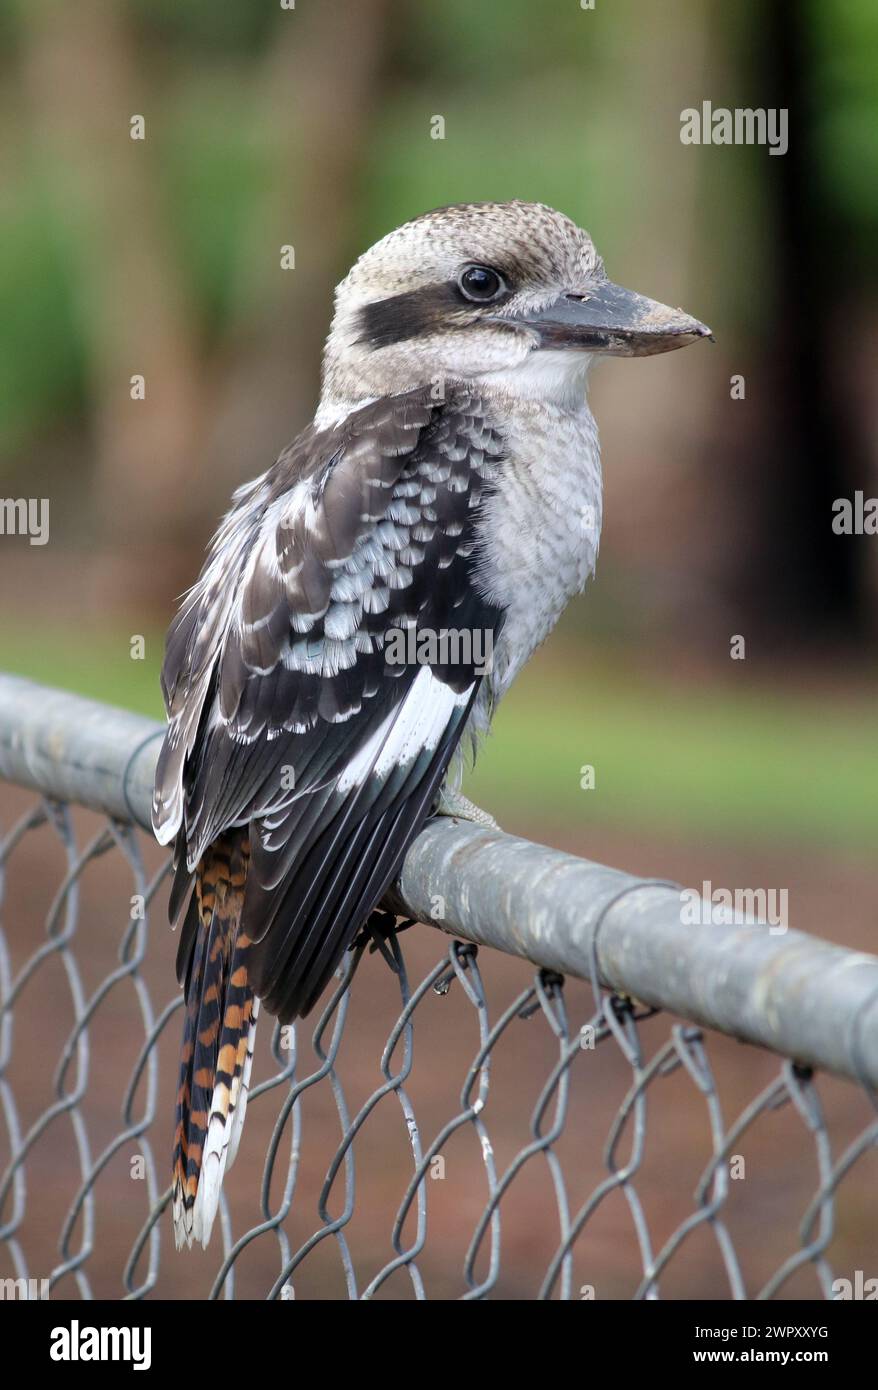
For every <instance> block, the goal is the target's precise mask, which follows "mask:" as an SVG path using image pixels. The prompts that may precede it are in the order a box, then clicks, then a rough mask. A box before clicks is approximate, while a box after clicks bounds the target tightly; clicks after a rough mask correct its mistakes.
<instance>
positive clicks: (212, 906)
mask: <svg viewBox="0 0 878 1390" xmlns="http://www.w3.org/2000/svg"><path fill="white" fill-rule="evenodd" d="M249 861H250V841H249V839H248V838H247V836H246V834H245V833H244V832H243V831H238V832H235V831H231V832H229V833H228V834H226V835H223V836H221V837H220V838H219V839H218V840H216V841H215V842H214V844H212V845H211V847H210V849H208V850H207V852H206V853H205V855H204V857H203V858H202V860H201V862H200V863H199V865H198V868H197V870H196V873H195V892H194V893H193V895H192V902H191V903H190V906H189V912H190V913H191V914H197V922H196V923H195V924H194V926H195V930H194V941H193V943H192V957H191V961H190V963H189V969H188V973H187V978H186V1022H185V1025H184V1029H183V1047H182V1051H181V1054H180V1085H179V1089H178V1091H177V1114H176V1129H175V1132H174V1167H173V1211H174V1235H175V1238H176V1242H177V1249H178V1250H179V1249H180V1247H181V1246H182V1245H183V1244H186V1245H191V1244H192V1241H193V1238H194V1239H195V1240H199V1241H201V1243H202V1245H205V1246H206V1245H207V1242H208V1241H209V1239H210V1233H211V1230H212V1228H213V1223H214V1218H215V1217H216V1213H217V1207H218V1206H219V1197H220V1189H221V1187H222V1181H223V1174H224V1173H225V1170H226V1167H227V1166H228V1165H230V1164H231V1163H232V1162H233V1161H234V1158H235V1153H236V1152H237V1148H238V1142H239V1140H240V1137H241V1130H242V1127H243V1124H244V1111H245V1109H246V1106H247V1089H248V1086H249V1084H250V1068H251V1065H252V1062H253V1043H254V1039H255V1035H256V1019H257V1014H258V1011H259V1000H258V999H257V998H256V997H255V996H254V994H253V990H252V988H251V986H250V983H249V977H248V970H247V953H248V951H249V950H250V945H251V943H250V940H249V938H248V937H247V936H245V935H244V934H243V933H242V932H241V930H240V923H241V909H242V907H243V903H244V885H245V883H246V880H247V866H248V864H249ZM184 931H185V928H184Z"/></svg>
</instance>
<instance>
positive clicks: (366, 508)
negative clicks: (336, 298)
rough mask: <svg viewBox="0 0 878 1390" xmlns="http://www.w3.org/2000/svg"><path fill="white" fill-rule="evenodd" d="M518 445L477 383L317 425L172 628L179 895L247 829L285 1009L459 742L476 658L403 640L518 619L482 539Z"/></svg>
mask: <svg viewBox="0 0 878 1390" xmlns="http://www.w3.org/2000/svg"><path fill="white" fill-rule="evenodd" d="M502 454H503V450H502V442H501V441H500V439H499V437H498V436H497V434H496V432H495V431H494V430H493V429H492V427H491V426H490V424H489V422H488V420H487V418H486V416H485V413H484V411H483V410H482V409H481V407H480V405H479V402H478V400H477V398H475V397H474V396H472V395H471V394H470V393H468V392H464V391H463V390H462V389H459V390H458V391H456V392H455V393H453V394H451V395H449V397H448V399H447V400H446V401H445V402H444V403H442V404H437V403H435V402H433V401H432V400H431V399H430V395H429V392H426V391H416V392H411V393H408V394H407V395H404V396H399V397H394V398H391V399H387V400H381V401H377V402H375V403H374V404H373V405H370V406H367V407H365V408H364V409H363V410H360V411H357V412H355V413H354V414H353V415H352V416H350V417H348V419H347V420H346V421H345V422H344V424H342V425H341V426H339V427H337V428H336V429H334V430H330V431H323V432H317V431H315V430H314V429H313V428H312V429H310V430H308V431H306V432H305V433H304V434H303V435H302V436H300V437H299V439H298V440H297V441H296V442H295V443H294V444H293V445H292V446H291V447H290V449H288V450H286V451H285V452H284V454H282V455H281V457H280V458H279V460H278V462H277V463H276V464H275V465H274V468H273V469H270V470H269V472H268V473H267V474H265V475H264V477H263V478H262V479H259V480H257V481H256V482H255V483H253V484H250V485H248V486H247V487H246V488H244V489H242V490H241V491H240V492H239V494H237V505H236V506H235V507H234V508H233V510H232V512H231V513H230V514H229V516H228V517H227V518H226V520H225V522H224V523H223V525H222V527H221V528H220V531H219V533H218V536H217V539H216V541H215V544H214V546H213V548H212V551H211V555H210V557H209V559H208V563H207V565H206V567H205V570H204V572H203V573H202V576H201V578H200V579H199V581H198V583H197V584H196V585H195V587H194V589H193V590H192V591H191V593H190V594H189V595H188V596H187V598H186V600H185V602H184V604H183V607H182V609H181V611H180V614H179V615H178V617H177V619H176V620H175V623H174V625H173V626H172V628H171V631H170V633H169V637H168V645H167V651H166V657H165V666H164V670H163V677H162V680H163V690H164V693H165V699H166V704H167V708H168V714H169V721H170V722H169V728H168V734H167V737H166V740H165V744H164V747H163V749H162V754H161V756H160V759H159V764H158V768H157V774H156V794H155V802H154V813H153V818H154V826H155V830H156V834H157V835H158V837H159V839H160V840H161V841H162V842H163V843H167V842H169V841H170V840H171V839H175V840H176V855H177V873H176V878H175V885H174V892H173V899H174V907H175V911H179V909H180V908H181V906H182V902H183V898H184V896H185V890H186V886H187V884H188V882H189V881H191V874H192V871H193V870H194V868H195V866H196V865H197V863H198V861H199V859H200V858H201V856H202V855H203V854H204V852H205V850H206V849H207V848H209V846H210V845H211V844H212V843H213V842H214V841H215V840H216V839H217V837H218V836H219V835H221V834H222V833H223V832H224V831H226V830H228V829H230V828H231V827H237V826H248V827H249V829H250V841H251V847H252V853H251V859H250V865H249V869H248V876H247V883H246V888H245V897H244V906H243V911H242V930H244V931H246V933H247V936H248V937H249V939H250V941H252V942H253V943H255V944H254V946H253V950H252V978H253V981H254V985H255V988H256V993H257V995H259V996H260V997H262V998H264V1000H265V1002H266V1005H267V1007H268V1008H269V1010H270V1011H272V1012H277V1013H278V1014H279V1015H280V1016H281V1017H282V1018H289V1017H294V1016H296V1015H297V1014H298V1013H301V1012H303V1011H306V1010H307V1009H308V1008H310V1007H311V1006H312V1004H313V1002H314V1000H315V999H316V997H317V995H318V994H319V992H320V990H321V989H322V988H323V986H324V984H325V983H326V981H327V979H328V978H329V976H330V975H331V974H332V971H333V970H334V969H335V968H336V966H337V964H338V960H339V959H340V956H341V954H342V953H343V951H344V949H345V948H346V946H347V945H348V944H349V941H350V939H351V937H352V935H353V934H355V932H356V930H357V929H358V927H359V926H360V925H361V924H362V921H363V920H365V918H366V917H367V916H368V915H369V913H370V912H371V910H372V908H373V907H374V906H375V904H376V903H377V901H378V900H379V898H380V896H381V894H382V893H383V892H384V891H385V889H386V887H387V885H388V883H389V882H390V879H391V878H392V876H393V874H394V873H395V872H396V871H397V870H398V868H399V866H400V864H401V861H402V858H403V856H404V854H405V851H406V850H407V848H408V845H409V843H410V842H411V840H412V838H413V837H414V835H415V834H416V833H417V831H418V829H419V828H420V826H421V824H422V823H423V820H424V819H425V818H426V816H427V815H428V814H429V812H430V809H431V806H432V805H433V802H434V800H435V796H436V793H437V790H438V787H439V784H440V783H441V780H442V777H443V776H444V775H445V771H446V769H447V766H448V761H449V759H450V757H451V756H452V754H453V752H454V749H455V747H456V745H457V743H458V741H459V739H460V736H461V733H462V731H463V727H464V724H465V722H466V718H467V715H468V712H469V709H470V708H471V705H472V702H473V700H474V698H475V696H476V693H477V691H478V686H479V682H480V680H481V678H482V677H481V673H480V672H479V671H477V670H476V669H475V668H474V666H473V664H472V661H468V662H455V663H451V662H449V661H446V662H445V664H444V665H443V664H442V663H441V662H439V661H435V662H434V663H433V665H432V666H431V667H430V666H427V667H425V666H419V665H417V664H415V665H399V666H396V665H392V664H391V663H389V662H388V660H387V654H386V641H387V637H388V634H390V633H391V632H393V631H394V630H396V629H398V628H406V629H411V630H413V631H414V632H415V634H417V633H418V632H421V631H427V630H430V631H432V632H439V631H441V630H443V629H447V628H449V627H450V626H454V627H455V628H458V629H461V630H465V629H467V628H469V629H475V628H480V629H482V630H483V631H489V632H490V633H491V634H492V635H493V634H496V632H497V631H498V630H499V627H500V625H501V623H502V617H503V615H502V613H501V612H500V611H499V610H498V609H497V608H496V607H494V606H493V605H492V604H491V603H490V602H488V600H487V599H486V598H485V597H484V596H483V595H482V593H481V592H480V591H479V587H478V584H477V578H476V575H477V559H478V557H477V555H476V554H475V553H474V549H475V545H476V539H477V526H476V521H477V518H478V515H479V508H480V505H481V502H482V500H483V498H484V497H485V495H486V493H487V492H488V490H489V489H490V488H491V487H492V485H493V481H494V479H495V477H496V473H497V469H498V467H499V466H500V464H501V461H502ZM187 920H188V919H187ZM182 947H183V943H182V942H181V951H182ZM190 950H191V946H190ZM181 966H182V968H183V970H184V971H185V968H186V967H185V963H183V962H181Z"/></svg>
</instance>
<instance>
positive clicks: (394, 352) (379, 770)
mask: <svg viewBox="0 0 878 1390" xmlns="http://www.w3.org/2000/svg"><path fill="white" fill-rule="evenodd" d="M708 334H709V330H708V329H707V328H706V327H705V326H704V325H703V324H701V323H698V322H697V321H696V320H695V319H693V318H690V317H689V316H688V315H687V314H684V313H682V312H681V311H680V310H678V309H670V308H667V307H666V306H665V305H663V304H658V303H655V302H654V301H653V300H650V299H645V298H643V297H642V296H641V295H638V294H634V293H632V292H630V291H628V290H624V289H621V288H620V287H619V286H618V285H614V284H613V283H612V282H611V281H610V280H608V279H607V276H606V273H605V271H604V267H603V263H602V261H601V258H600V257H599V256H598V254H597V252H596V250H595V248H594V246H593V244H592V242H591V239H590V238H589V237H588V236H587V234H586V233H585V232H584V231H582V230H581V229H580V228H579V227H577V226H576V224H575V223H574V222H572V221H571V220H570V218H569V217H565V216H564V215H563V214H562V213H559V212H555V211H554V210H553V209H552V208H549V207H545V206H544V205H543V204H541V203H525V202H510V203H473V204H466V205H461V206H457V207H446V208H439V209H437V210H436V211H434V212H428V213H425V214H424V215H423V216H420V217H416V218H414V220H413V221H411V222H407V223H405V224H404V225H403V226H401V227H398V228H397V229H396V230H395V231H393V232H391V233H390V234H389V235H388V236H385V237H384V238H383V239H382V240H381V241H379V242H378V243H377V244H376V245H375V246H373V247H371V249H370V250H368V251H366V252H365V253H364V255H362V256H361V257H360V259H359V260H358V261H357V263H356V265H355V266H354V268H353V269H352V270H351V271H350V273H349V274H348V275H347V277H346V278H345V279H344V280H343V281H342V282H341V284H340V285H339V287H338V290H337V292H336V297H335V317H334V318H333V321H332V327H331V330H330V333H329V337H328V339H327V343H326V349H325V353H324V360H323V377H322V383H323V384H322V392H321V396H320V403H319V406H318V409H317V413H316V415H315V417H314V420H313V421H312V423H311V424H310V425H309V426H308V428H307V429H305V430H304V431H303V433H302V434H300V435H299V436H298V438H296V439H295V440H294V441H293V443H292V444H291V445H290V446H289V447H288V448H286V449H285V450H284V451H283V453H282V454H281V455H280V457H279V458H278V460H277V462H276V463H275V464H274V465H273V466H272V467H271V468H269V470H268V472H267V473H263V474H262V476H261V477H259V478H257V479H256V480H255V481H253V482H249V483H246V484H245V485H244V486H243V487H241V488H239V490H238V491H237V492H236V493H235V496H234V499H233V500H234V505H233V507H232V509H231V511H230V512H229V514H228V515H227V517H226V518H225V520H224V521H223V523H222V525H221V526H220V528H219V531H218V532H217V535H216V538H215V540H214V542H213V545H212V547H211V550H210V554H209V557H208V559H207V562H206V564H205V566H204V569H203V570H202V573H201V577H200V578H199V580H198V582H197V583H196V584H195V586H194V588H193V589H192V590H191V591H190V592H189V593H188V595H187V596H186V598H185V601H184V603H183V605H182V607H181V609H180V612H179V613H178V615H177V617H176V619H175V621H174V623H173V625H172V627H171V629H170V632H169V634H168V640H167V650H166V654H165V661H164V668H163V672H162V688H163V692H164V697H165V703H166V706H167V711H168V718H169V727H168V730H167V734H166V737H165V741H164V746H163V748H162V751H161V756H160V758H159V763H158V769H157V772H156V789H155V803H154V811H153V823H154V828H155V833H156V835H157V837H158V839H159V840H160V842H161V843H162V844H168V843H169V842H170V841H172V840H173V841H174V842H175V867H176V873H175V877H174V884H173V889H172V893H171V904H170V912H171V920H172V921H174V920H175V919H176V917H177V916H178V914H179V912H180V910H181V908H182V906H183V903H184V902H185V900H186V898H187V896H188V897H189V905H188V910H187V912H186V916H185V919H184V922H183V926H182V929H181V934H180V942H179V950H178V954H177V972H178V978H179V980H180V982H181V984H184V985H185V991H186V1021H185V1030H184V1036H183V1050H182V1057H181V1065H180V1084H179V1092H178V1097H177V1112H176V1133H175V1149H174V1166H173V1212H174V1225H175V1231H176V1236H177V1243H178V1245H180V1244H183V1243H184V1242H185V1243H189V1244H191V1242H192V1239H193V1237H194V1238H195V1239H197V1240H200V1241H202V1242H203V1243H204V1244H206V1243H207V1240H208V1238H209V1236H210V1231H211V1227H212V1225H213V1221H214V1217H215V1215H216V1211H217V1205H218V1202H219V1193H220V1186H221V1183H222V1178H223V1173H224V1170H225V1168H226V1166H227V1164H230V1163H231V1162H232V1159H233V1157H234V1154H235V1151H236V1149H237V1146H238V1140H239V1138H240V1134H241V1127H242V1123H243V1118H244V1109H245V1103H246V1098H247V1087H248V1081H249V1074H250V1066H251V1060H252V1055H253V1039H254V1033H255V1028H256V1018H257V1012H258V1007H259V1004H260V1001H261V1002H262V1003H263V1004H264V1005H265V1007H266V1008H267V1009H268V1010H269V1012H271V1013H272V1014H275V1015H276V1016H277V1017H278V1018H279V1019H280V1020H281V1021H283V1022H289V1021H291V1020H293V1019H296V1018H299V1017H301V1016H302V1015H304V1014H307V1012H308V1010H309V1009H311V1008H312V1006H313V1005H314V1003H315V1001H316V1000H317V999H318V998H319V996H320V994H321V992H322V991H323V989H324V987H325V985H326V984H327V982H328V980H329V979H330V977H331V976H332V975H333V973H334V971H335V970H336V969H337V967H338V965H339V963H340V960H341V958H342V956H343V954H344V952H345V951H346V949H347V948H348V947H349V946H350V944H351V942H352V940H353V938H354V937H355V936H356V935H357V933H358V930H359V929H360V928H361V927H362V926H363V924H364V923H365V922H366V921H367V919H368V918H369V916H370V914H371V913H372V911H373V909H375V908H376V906H377V905H378V904H379V902H380V901H381V898H382V896H383V895H384V893H385V892H386V890H387V889H388V887H389V886H390V885H391V884H392V883H393V881H394V879H395V877H396V876H397V874H398V873H399V870H400V867H401V865H402V861H403V858H404V856H405V853H406V851H407V850H408V848H409V846H410V844H411V842H412V840H413V839H414V837H415V836H416V835H417V833H418V831H419V830H420V828H421V827H422V826H423V824H424V822H425V820H426V819H427V817H429V816H430V815H431V814H433V813H435V812H436V811H437V810H438V811H440V812H441V811H443V810H444V811H446V812H447V811H449V810H451V811H452V812H458V811H461V810H462V811H463V813H464V814H467V809H468V808H469V803H467V802H465V800H464V799H463V798H459V797H458V796H457V795H456V793H455V790H454V788H453V787H452V788H451V790H447V789H446V790H443V784H444V783H445V780H446V776H447V775H448V771H449V765H450V764H451V762H452V758H453V756H454V754H455V752H456V750H458V746H459V745H461V743H462V741H464V742H465V743H467V744H469V742H470V740H472V742H473V744H474V743H475V739H476V737H477V736H479V735H481V734H482V733H484V732H485V731H486V730H487V728H488V725H489V723H490V719H491V714H492V711H493V710H494V708H495V706H496V704H497V701H498V700H499V699H500V697H501V696H502V695H503V694H504V692H505V691H506V690H507V689H508V687H509V685H510V684H511V682H512V680H513V679H514V677H515V675H516V674H517V672H518V671H520V670H521V668H522V666H523V665H524V663H525V662H526V661H527V659H528V657H529V656H530V655H531V653H532V652H533V651H534V649H535V648H536V647H537V646H538V645H539V643H541V642H542V641H543V639H544V638H545V637H546V636H547V635H548V633H549V632H551V630H552V628H553V627H554V625H555V623H556V622H557V620H558V618H559V616H560V614H561V612H562V611H563V609H564V607H565V605H566V604H567V602H568V600H569V599H570V598H571V597H572V596H573V595H574V594H576V593H578V592H579V591H580V590H581V589H582V588H583V586H584V584H585V582H586V579H587V578H588V576H589V575H590V574H591V572H592V570H593V569H594V564H595V558H596V555H597V547H598V536H599V531H600V516H601V473H600V457H599V452H598V436H597V430H596V428H595V423H594V420H593V418H592V415H591V412H590V411H589V408H588V404H587V400H586V381H587V377H588V370H589V366H590V364H591V361H592V358H593V357H594V356H595V354H598V353H600V354H612V355H615V356H623V357H624V356H641V355H644V354H649V353H657V352H667V351H668V350H670V349H672V348H678V347H683V346H685V344H687V343H691V342H694V341H695V339H697V338H702V337H705V336H706V335H708ZM400 630H402V631H403V632H404V633H405V634H406V640H407V641H408V639H409V638H410V637H411V636H414V637H415V638H417V639H418V641H415V642H410V643H409V645H408V647H407V648H406V650H407V651H409V652H412V653H415V659H413V660H405V661H400V660H399V659H394V660H393V661H391V660H389V659H388V655H389V649H390V646H391V639H392V638H393V639H398V637H399V633H400ZM452 631H453V632H455V633H457V634H461V633H462V634H464V635H466V634H469V635H471V636H474V635H477V636H478V639H479V640H478V641H473V642H471V643H467V642H457V643H455V644H454V646H453V648H452V647H450V646H448V647H445V648H443V646H442V643H441V640H439V642H438V645H435V644H432V645H431V643H430V642H427V643H425V644H422V643H421V642H420V640H419V639H420V638H421V637H423V636H426V637H427V638H430V637H434V638H437V639H441V637H442V634H443V633H445V634H447V633H449V632H452ZM392 646H393V651H394V653H395V656H396V657H397V658H398V653H399V643H398V641H397V640H394V641H393V643H392ZM423 651H427V652H428V653H430V656H429V658H428V659H426V660H425V659H423V658H421V656H420V653H422V652H423ZM486 651H488V652H489V653H490V660H488V661H485V660H484V654H485V652H486ZM469 810H470V811H471V812H472V814H473V815H474V816H476V817H477V814H478V813H477V808H469ZM193 885H194V891H191V890H193Z"/></svg>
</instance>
